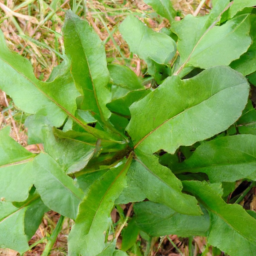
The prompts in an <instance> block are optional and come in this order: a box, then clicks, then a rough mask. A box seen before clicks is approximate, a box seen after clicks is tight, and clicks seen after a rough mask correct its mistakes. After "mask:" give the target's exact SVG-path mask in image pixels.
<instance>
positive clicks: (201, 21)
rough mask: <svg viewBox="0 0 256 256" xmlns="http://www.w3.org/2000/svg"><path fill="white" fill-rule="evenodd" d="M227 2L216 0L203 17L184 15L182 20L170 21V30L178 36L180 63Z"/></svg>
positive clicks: (226, 0) (225, 6) (187, 56)
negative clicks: (208, 12) (207, 13)
mask: <svg viewBox="0 0 256 256" xmlns="http://www.w3.org/2000/svg"><path fill="white" fill-rule="evenodd" d="M229 4H230V1H229V0H217V1H216V3H215V5H214V7H213V8H212V10H211V12H210V14H209V15H205V16H203V17H195V16H192V15H186V17H185V18H184V19H183V20H182V21H176V22H174V23H172V26H171V30H172V31H173V32H174V33H175V34H176V35H177V36H178V38H179V40H178V44H177V48H178V51H179V54H180V57H181V64H183V63H184V62H185V61H186V60H187V59H188V58H189V56H190V54H191V53H192V51H193V49H194V48H195V47H196V45H197V43H198V42H199V41H200V39H201V38H202V37H203V36H204V34H206V33H207V32H209V30H210V29H209V28H210V27H212V26H214V25H215V23H216V22H217V20H218V19H219V18H220V16H221V14H222V13H223V12H224V11H225V9H226V8H227V7H228V6H229Z"/></svg>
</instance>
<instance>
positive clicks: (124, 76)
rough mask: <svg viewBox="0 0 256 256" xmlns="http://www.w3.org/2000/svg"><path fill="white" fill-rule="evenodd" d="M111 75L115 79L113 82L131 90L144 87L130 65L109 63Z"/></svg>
mask: <svg viewBox="0 0 256 256" xmlns="http://www.w3.org/2000/svg"><path fill="white" fill-rule="evenodd" d="M108 70H109V73H110V77H111V78H112V80H113V84H114V85H117V86H120V87H122V88H125V89H128V90H129V91H132V90H137V89H144V87H143V85H142V84H141V81H140V80H139V78H138V76H137V75H136V74H135V73H134V72H133V71H132V70H131V69H130V68H128V67H126V66H121V65H116V64H111V65H108Z"/></svg>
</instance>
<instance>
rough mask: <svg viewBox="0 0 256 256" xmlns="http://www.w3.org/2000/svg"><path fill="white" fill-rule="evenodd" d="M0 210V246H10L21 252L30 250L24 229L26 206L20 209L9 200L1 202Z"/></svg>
mask: <svg viewBox="0 0 256 256" xmlns="http://www.w3.org/2000/svg"><path fill="white" fill-rule="evenodd" d="M0 212H1V215H0V248H10V249H13V250H16V251H19V252H24V251H26V250H28V249H29V246H28V241H27V236H26V234H25V231H24V217H25V213H26V207H22V208H20V209H19V208H16V207H15V206H13V205H12V204H11V203H9V202H0ZM10 227H15V228H10Z"/></svg>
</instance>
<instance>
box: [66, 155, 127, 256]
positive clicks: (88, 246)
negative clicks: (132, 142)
mask: <svg viewBox="0 0 256 256" xmlns="http://www.w3.org/2000/svg"><path fill="white" fill-rule="evenodd" d="M131 160H132V155H130V157H129V158H128V160H127V161H126V163H123V164H121V165H120V163H119V165H118V166H116V167H115V168H112V169H110V170H108V171H106V172H105V174H104V175H102V176H101V177H100V179H98V180H97V181H96V182H94V183H93V184H92V185H91V186H90V188H89V190H88V191H87V193H86V195H85V198H84V200H83V201H82V202H81V204H80V207H79V213H78V216H77V218H76V220H75V225H74V226H73V228H72V230H71V232H70V235H69V241H68V245H69V254H70V255H85V256H95V255H97V254H99V253H100V252H102V251H103V250H104V247H105V245H104V240H105V236H104V232H106V230H107V229H108V227H109V225H110V223H111V222H110V217H109V215H110V212H111V210H112V208H113V206H114V201H115V199H116V198H117V197H118V196H119V194H120V193H121V191H122V189H123V188H124V186H125V183H126V182H125V175H126V172H127V170H128V168H129V166H130V163H131Z"/></svg>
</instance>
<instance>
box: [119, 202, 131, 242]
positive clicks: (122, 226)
mask: <svg viewBox="0 0 256 256" xmlns="http://www.w3.org/2000/svg"><path fill="white" fill-rule="evenodd" d="M132 208H133V203H132V204H131V205H130V207H129V209H128V211H127V214H126V218H125V220H124V222H123V223H122V225H121V227H120V228H119V229H118V231H117V232H116V234H115V239H117V238H118V237H119V236H120V234H121V232H122V230H123V228H124V227H125V225H126V224H127V222H128V220H129V217H130V215H131V212H132Z"/></svg>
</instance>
